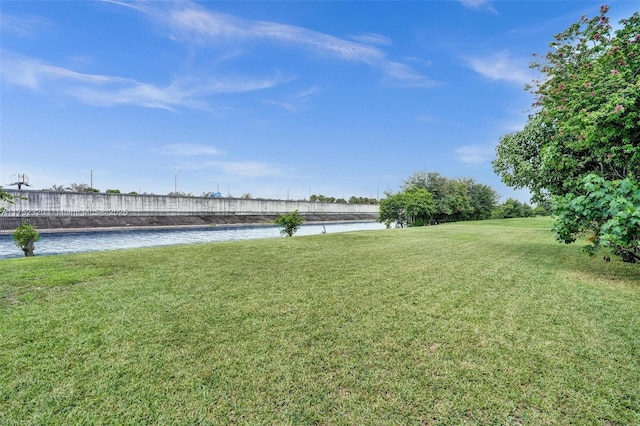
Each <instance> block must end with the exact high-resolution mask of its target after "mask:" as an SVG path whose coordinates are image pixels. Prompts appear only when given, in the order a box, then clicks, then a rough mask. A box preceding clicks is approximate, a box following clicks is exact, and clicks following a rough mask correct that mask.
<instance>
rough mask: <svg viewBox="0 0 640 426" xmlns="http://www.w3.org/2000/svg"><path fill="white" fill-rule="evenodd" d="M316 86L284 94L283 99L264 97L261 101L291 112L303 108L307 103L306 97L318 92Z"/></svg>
mask: <svg viewBox="0 0 640 426" xmlns="http://www.w3.org/2000/svg"><path fill="white" fill-rule="evenodd" d="M319 92H320V89H319V88H317V87H310V88H308V89H304V90H301V91H298V92H296V93H293V94H290V95H288V96H285V97H284V98H283V99H265V100H264V101H263V102H264V103H266V104H268V105H274V106H277V107H280V108H282V109H285V110H287V111H291V112H297V111H300V110H303V109H304V108H305V107H306V106H307V103H308V99H309V98H311V97H313V96H314V95H315V94H317V93H319Z"/></svg>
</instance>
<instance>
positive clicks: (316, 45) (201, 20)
mask: <svg viewBox="0 0 640 426" xmlns="http://www.w3.org/2000/svg"><path fill="white" fill-rule="evenodd" d="M108 2H109V3H116V4H121V5H123V6H126V7H130V8H133V9H135V10H138V11H140V12H142V13H144V14H146V15H147V16H149V17H150V18H152V19H153V20H154V21H156V22H158V23H159V24H161V25H164V26H166V27H168V28H170V29H171V30H172V31H173V33H172V34H171V36H174V34H177V35H178V37H182V38H183V39H186V40H189V41H194V42H197V43H199V44H201V45H218V44H220V43H223V42H231V41H233V42H237V41H246V40H262V41H265V42H271V43H277V44H280V45H286V46H290V47H294V48H300V49H303V50H306V51H310V52H314V53H315V54H317V55H326V56H328V57H333V58H337V59H339V60H344V61H350V62H358V63H364V64H367V65H369V66H371V67H374V68H376V69H378V70H380V71H381V72H382V73H383V74H384V76H385V79H384V80H385V82H393V83H395V84H398V85H403V86H411V87H426V86H432V85H435V84H436V83H435V82H433V81H432V80H431V79H429V78H428V77H427V76H425V75H421V74H420V73H418V72H417V71H415V70H414V69H413V68H411V67H410V66H409V65H406V64H403V63H400V62H396V61H392V60H390V59H388V58H387V56H386V52H385V51H384V50H382V49H380V48H379V47H376V45H388V44H390V43H391V40H389V39H388V38H386V37H384V36H382V35H379V34H363V35H360V36H355V38H356V39H357V41H351V40H346V39H344V38H340V37H336V36H333V35H330V34H326V33H322V32H319V31H314V30H310V29H307V28H304V27H300V26H295V25H288V24H281V23H278V22H270V21H256V20H246V19H242V18H238V17H236V16H233V15H230V14H226V13H219V12H214V11H211V10H207V9H205V8H203V7H201V6H199V5H197V4H195V3H191V2H179V3H166V2H154V3H141V2H136V3H125V2H119V1H113V0H108Z"/></svg>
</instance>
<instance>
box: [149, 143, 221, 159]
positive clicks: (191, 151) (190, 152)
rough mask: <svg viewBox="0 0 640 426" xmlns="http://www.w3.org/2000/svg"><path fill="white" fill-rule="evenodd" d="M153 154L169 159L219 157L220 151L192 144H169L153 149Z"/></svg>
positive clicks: (211, 147) (207, 146) (208, 146)
mask: <svg viewBox="0 0 640 426" xmlns="http://www.w3.org/2000/svg"><path fill="white" fill-rule="evenodd" d="M153 152H155V153H156V154H161V155H168V156H171V157H195V156H201V155H220V154H222V151H220V150H219V149H218V148H216V147H213V146H210V145H202V144H192V143H171V144H165V145H162V146H160V147H158V148H155V149H153Z"/></svg>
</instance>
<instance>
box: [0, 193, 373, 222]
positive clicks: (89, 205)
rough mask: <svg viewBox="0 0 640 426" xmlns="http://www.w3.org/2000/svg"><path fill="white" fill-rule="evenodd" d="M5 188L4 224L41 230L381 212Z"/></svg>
mask: <svg viewBox="0 0 640 426" xmlns="http://www.w3.org/2000/svg"><path fill="white" fill-rule="evenodd" d="M5 191H6V192H8V193H9V194H11V195H13V196H14V197H15V203H14V204H9V205H6V206H5V207H6V209H7V210H6V211H5V213H4V214H3V215H2V217H0V221H1V222H2V223H1V224H0V229H14V228H15V227H16V226H18V225H19V224H20V222H21V221H28V222H29V223H32V224H34V225H36V226H37V227H38V228H40V229H50V228H87V227H114V226H118V227H119V226H176V225H214V224H233V223H260V222H272V221H273V220H274V219H275V217H277V215H278V214H284V213H289V212H292V211H294V210H298V212H300V214H301V215H303V216H304V217H305V220H307V221H338V220H375V218H376V217H377V215H378V206H377V205H369V204H338V203H319V202H308V201H287V200H253V199H252V200H247V199H239V198H205V197H168V196H162V195H133V194H131V195H130V194H101V193H76V192H51V191H16V190H5ZM21 197H25V198H26V199H25V200H23V199H21ZM14 222H15V223H14ZM16 223H17V225H15V224H16ZM13 225H15V226H13Z"/></svg>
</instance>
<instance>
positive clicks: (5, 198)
mask: <svg viewBox="0 0 640 426" xmlns="http://www.w3.org/2000/svg"><path fill="white" fill-rule="evenodd" d="M0 203H9V204H13V195H11V194H9V193H7V192H4V191H3V190H2V187H1V186H0ZM5 210H6V207H4V206H0V215H1V214H2V213H4V211H5Z"/></svg>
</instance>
